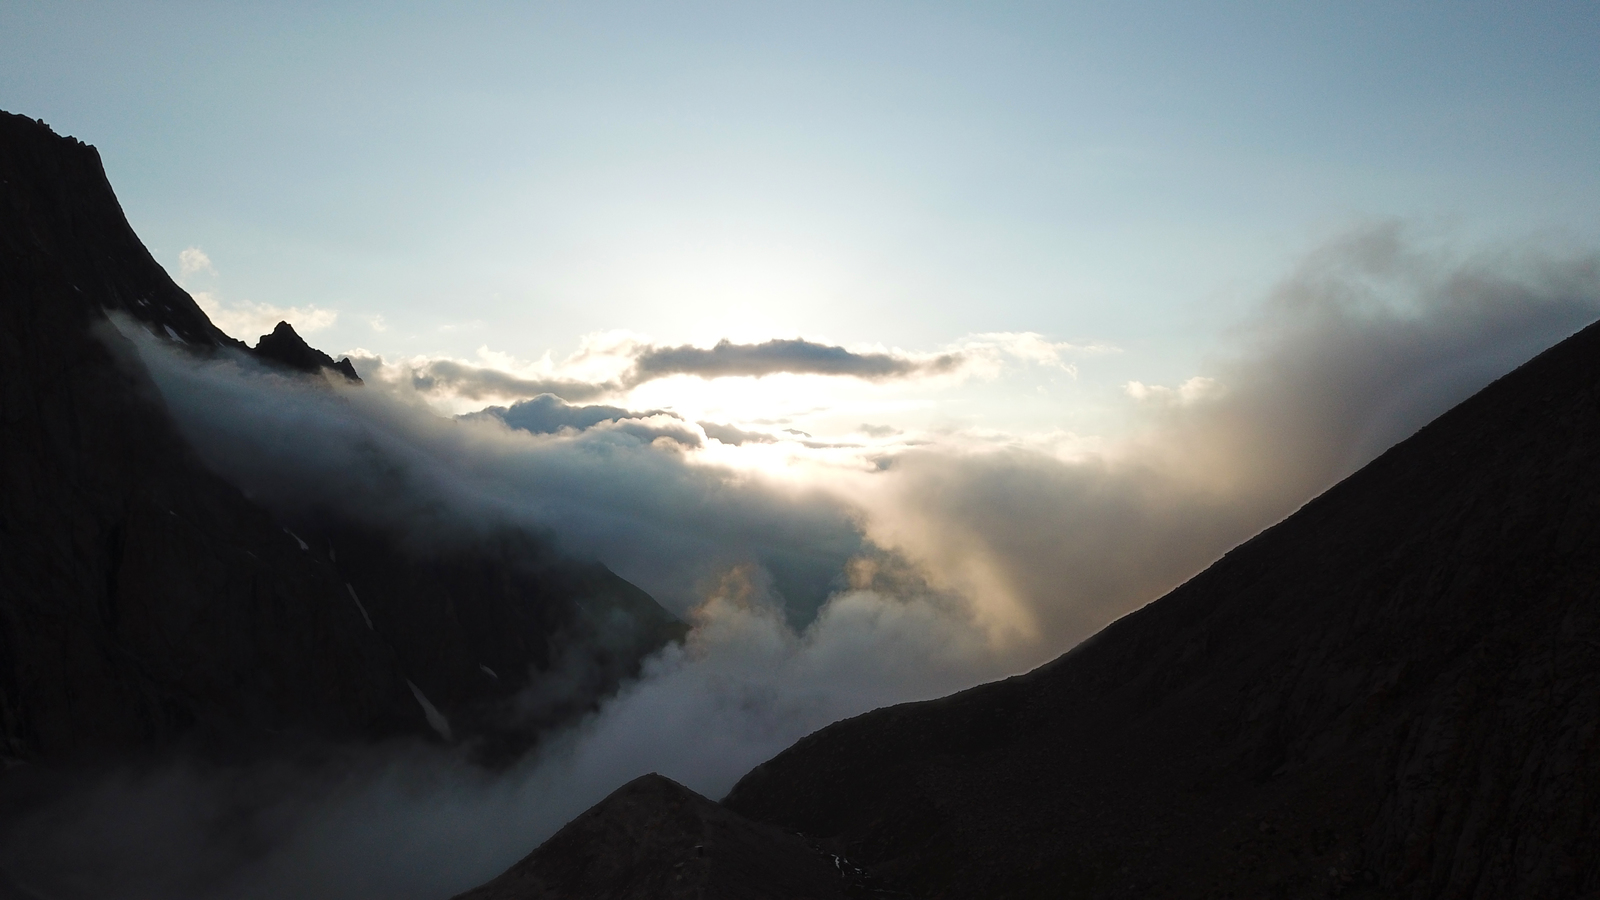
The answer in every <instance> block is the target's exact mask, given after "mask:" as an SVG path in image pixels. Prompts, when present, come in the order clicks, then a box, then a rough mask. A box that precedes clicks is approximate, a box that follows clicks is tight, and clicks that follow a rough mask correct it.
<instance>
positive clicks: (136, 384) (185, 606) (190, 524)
mask: <svg viewBox="0 0 1600 900" xmlns="http://www.w3.org/2000/svg"><path fill="white" fill-rule="evenodd" d="M102 307H104V308H110V309H120V310H125V311H129V312H132V313H135V314H136V315H138V316H139V318H140V319H141V320H142V321H144V322H146V323H149V324H151V325H152V326H158V327H159V328H160V329H161V330H162V331H163V332H165V331H166V330H167V329H171V332H170V333H171V334H173V335H176V336H177V337H178V338H179V339H182V340H184V341H186V342H188V343H190V344H191V345H195V346H219V345H224V344H226V343H228V339H226V338H225V337H224V336H222V335H220V333H219V332H217V331H216V329H215V328H213V327H212V326H211V323H210V322H209V321H208V320H207V319H206V318H205V316H204V315H203V314H202V313H201V312H200V310H199V309H198V308H197V307H195V306H194V303H193V301H192V300H190V298H189V297H188V295H187V294H184V293H183V292H182V291H181V290H180V289H178V288H177V286H176V285H173V284H172V283H171V281H170V279H168V278H166V276H165V273H163V272H162V271H161V269H160V267H159V266H157V265H156V264H155V262H154V260H152V259H151V258H150V256H149V254H148V253H147V252H146V251H145V250H144V248H143V246H142V245H140V244H139V242H138V239H137V238H135V237H134V236H133V233H132V231H131V230H129V229H128V227H127V223H126V221H125V220H124V219H123V218H122V213H121V210H120V208H118V207H117V205H116V201H115V199H114V198H113V197H112V195H111V191H110V186H109V185H107V184H106V181H105V176H104V173H103V171H102V170H101V167H100V161H99V157H98V155H96V153H95V151H94V149H93V148H92V147H88V146H85V145H82V144H80V143H78V142H76V141H72V140H70V139H64V138H59V137H56V136H55V135H53V134H51V133H50V132H49V130H48V129H46V128H44V127H43V126H42V125H38V124H35V123H34V122H32V121H30V120H27V119H23V118H21V117H17V116H10V115H0V423H3V424H0V726H3V729H4V731H3V741H4V749H3V752H4V753H5V755H7V756H9V757H34V756H59V755H62V754H70V753H84V752H91V753H92V752H95V751H106V750H112V749H117V748H123V747H127V746H131V745H134V744H139V743H144V742H147V741H151V740H156V739H161V738H166V737H171V736H174V735H177V734H180V733H183V732H186V731H189V730H191V729H192V728H194V727H196V726H200V727H201V728H202V729H211V730H215V731H218V732H228V733H257V734H259V733H263V732H273V731H279V730H282V729H285V728H291V727H304V728H307V729H310V730H315V731H318V732H322V733H328V734H333V735H351V734H360V735H373V734H387V733H395V732H402V731H419V730H422V729H425V728H426V723H425V721H424V719H423V716H422V711H421V709H420V707H419V706H418V705H417V703H416V700H415V699H414V698H413V697H412V696H411V695H410V691H409V689H408V688H407V686H406V684H405V679H404V677H403V676H402V674H401V672H400V670H399V668H398V666H397V665H396V660H395V657H394V653H393V651H391V650H390V649H389V648H388V647H387V646H386V645H385V644H384V643H383V641H382V640H381V639H379V638H378V636H377V635H375V634H374V633H372V632H371V631H370V630H369V629H367V628H366V627H365V625H364V624H363V622H362V620H361V615H360V612H359V611H358V610H357V609H356V607H355V605H354V604H352V603H351V602H350V600H349V598H348V597H347V596H345V595H344V590H345V589H344V585H343V583H342V582H341V581H340V580H339V579H338V577H337V575H336V573H335V572H333V570H332V569H331V568H330V567H328V566H327V565H325V564H322V563H318V562H317V561H316V560H314V559H313V558H312V557H311V556H310V555H309V554H307V553H305V552H304V551H302V550H301V549H300V547H299V546H298V545H297V543H296V542H295V540H294V539H293V538H291V537H290V536H289V535H288V534H286V533H284V531H283V529H282V528H281V527H279V526H278V525H277V524H276V523H275V522H274V521H273V520H272V518H271V517H270V516H269V515H267V514H266V513H265V512H263V511H262V510H261V509H259V508H257V507H256V506H254V505H253V504H251V503H249V502H248V501H246V500H245V498H244V497H243V496H242V495H240V494H239V492H238V491H236V490H234V489H233V488H232V487H230V486H229V485H227V484H225V483H223V482H222V481H221V480H220V479H218V478H216V477H215V476H213V475H212V474H210V473H209V472H208V471H206V469H205V468H204V467H203V466H201V465H200V464H199V462H198V460H197V459H196V458H195V457H194V455H193V453H192V452H190V451H189V449H188V447H187V446H186V445H185V444H184V443H183V441H182V440H181V438H179V437H178V435H177V433H176V432H175V430H174V429H173V428H172V427H171V426H170V424H169V423H168V421H167V417H166V414H165V411H164V409H163V408H162V406H161V404H160V402H159V400H158V399H157V397H156V394H155V391H154V388H153V386H152V385H151V384H150V383H149V382H148V380H147V379H140V378H138V377H137V376H135V375H130V374H129V373H130V372H133V371H137V370H136V369H135V368H134V367H132V366H129V365H126V364H124V365H119V364H118V362H117V360H115V359H114V358H113V350H112V349H111V348H114V347H118V346H121V347H122V348H123V349H122V352H124V353H126V354H130V355H131V354H132V352H133V351H132V348H131V347H127V346H126V345H125V342H122V341H121V339H120V337H118V336H117V335H116V334H115V332H114V331H112V330H111V329H110V328H109V326H108V325H106V324H105V322H104V316H103V314H102V313H101V308H102ZM97 330H98V334H99V336H98V337H97V336H96V331H97Z"/></svg>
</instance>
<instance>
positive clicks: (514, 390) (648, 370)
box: [410, 338, 966, 403]
mask: <svg viewBox="0 0 1600 900" xmlns="http://www.w3.org/2000/svg"><path fill="white" fill-rule="evenodd" d="M965 362H966V356H965V354H962V353H945V354H940V355H937V356H932V357H927V358H917V357H911V356H906V355H903V354H896V353H856V352H854V351H851V350H846V349H845V348H843V347H837V346H831V345H828V344H818V343H815V342H813V341H807V340H801V339H798V338H796V339H794V340H771V341H766V342H764V343H760V344H735V343H732V342H731V341H727V340H723V341H719V342H717V344H716V345H715V346H713V347H711V348H710V349H706V348H702V347H692V346H689V345H687V344H685V345H683V346H679V347H655V346H652V345H648V344H646V345H643V346H639V347H635V348H633V350H632V353H631V363H630V365H629V367H628V369H627V371H625V372H624V373H623V374H622V376H621V377H620V378H618V379H616V380H612V381H595V382H589V381H580V380H574V379H562V378H543V379H541V378H531V379H530V378H518V377H515V376H513V375H509V374H507V373H505V372H502V371H499V370H497V369H490V368H482V367H478V366H470V365H467V364H465V363H459V362H455V361H454V360H432V361H429V362H425V363H421V364H418V365H416V366H414V367H413V368H412V369H411V372H410V382H411V386H412V387H413V388H414V389H416V390H418V391H421V392H423V393H451V394H454V395H456V396H459V397H464V398H467V399H470V400H483V399H495V398H510V397H537V396H540V395H543V394H548V395H551V396H553V397H557V398H560V399H562V400H566V401H568V402H569V403H583V402H586V401H590V400H597V399H602V398H605V397H608V396H612V395H615V394H618V393H620V392H622V391H626V390H629V389H631V388H635V387H638V386H639V385H641V384H644V383H646V382H649V381H655V380H657V379H660V378H666V377H669V376H672V375H689V376H693V377H697V378H732V377H753V378H761V377H763V376H767V375H779V374H790V375H829V376H839V377H848V378H859V379H862V380H865V381H885V380H889V379H895V378H911V377H916V376H922V375H942V374H946V373H949V372H953V371H955V370H957V369H959V368H960V367H961V366H962V365H963V364H964V363H965Z"/></svg>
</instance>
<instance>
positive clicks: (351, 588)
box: [344, 581, 416, 690]
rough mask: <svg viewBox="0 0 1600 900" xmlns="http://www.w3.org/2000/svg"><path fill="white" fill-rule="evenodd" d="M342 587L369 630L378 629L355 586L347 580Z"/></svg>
mask: <svg viewBox="0 0 1600 900" xmlns="http://www.w3.org/2000/svg"><path fill="white" fill-rule="evenodd" d="M344 589H345V590H347V591H349V592H350V599H351V600H354V601H355V602H356V609H359V610H361V618H363V619H366V620H367V628H368V629H369V630H371V631H377V630H378V629H376V628H373V627H372V617H371V616H369V615H367V608H366V607H365V606H362V605H361V598H360V597H357V596H356V589H355V587H354V586H353V585H351V584H350V582H348V581H347V582H345V583H344ZM412 690H416V688H412Z"/></svg>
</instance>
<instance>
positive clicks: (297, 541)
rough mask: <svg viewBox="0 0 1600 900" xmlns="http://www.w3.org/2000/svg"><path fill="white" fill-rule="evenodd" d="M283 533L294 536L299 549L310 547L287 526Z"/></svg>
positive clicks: (358, 603)
mask: <svg viewBox="0 0 1600 900" xmlns="http://www.w3.org/2000/svg"><path fill="white" fill-rule="evenodd" d="M283 533H284V534H287V535H288V536H289V537H292V538H294V542H295V543H296V544H299V545H300V549H301V550H310V549H311V546H310V545H309V544H307V543H306V542H305V541H302V540H300V535H298V534H295V533H294V532H292V531H290V530H289V529H287V528H285V529H284V530H283ZM345 587H349V585H345ZM356 604H357V605H358V606H359V605H360V604H361V601H360V600H357V601H356Z"/></svg>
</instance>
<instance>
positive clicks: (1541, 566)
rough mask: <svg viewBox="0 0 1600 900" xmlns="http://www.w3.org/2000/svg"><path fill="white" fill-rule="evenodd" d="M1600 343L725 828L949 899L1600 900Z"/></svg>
mask: <svg viewBox="0 0 1600 900" xmlns="http://www.w3.org/2000/svg"><path fill="white" fill-rule="evenodd" d="M1597 686H1600V326H1591V327H1590V328H1588V329H1586V330H1585V331H1583V332H1581V333H1580V334H1578V335H1577V336H1575V337H1573V338H1570V339H1568V340H1567V341H1565V342H1564V343H1562V344H1560V345H1559V346H1557V347H1555V348H1554V349H1552V350H1549V351H1547V352H1546V353H1544V354H1543V355H1541V356H1539V357H1538V358H1536V359H1534V360H1533V361H1531V362H1529V363H1528V364H1526V365H1524V366H1523V367H1522V368H1520V369H1518V370H1517V371H1516V372H1513V373H1512V374H1510V375H1508V376H1506V377H1504V378H1502V379H1501V380H1499V381H1497V382H1496V383H1494V384H1492V385H1490V386H1489V387H1488V388H1486V389H1484V390H1483V391H1482V392H1480V393H1479V394H1477V395H1476V396H1474V397H1473V398H1471V399H1470V400H1468V401H1466V402H1465V403H1463V404H1461V405H1460V406H1458V407H1457V408H1455V409H1454V410H1452V411H1451V412H1449V413H1447V414H1446V415H1444V416H1442V417H1441V418H1440V419H1438V420H1437V421H1435V422H1434V423H1432V424H1430V425H1429V426H1427V427H1426V428H1424V429H1423V430H1422V431H1420V432H1419V433H1418V434H1416V435H1415V436H1413V437H1412V438H1410V439H1409V440H1407V441H1405V442H1403V443H1402V444H1400V445H1398V446H1396V447H1395V448H1393V449H1391V450H1390V451H1389V452H1387V453H1385V454H1384V455H1383V456H1382V457H1380V458H1379V459H1377V460H1376V461H1374V462H1373V463H1371V464H1370V465H1368V466H1367V467H1365V468H1364V469H1362V470H1361V471H1360V472H1358V473H1357V474H1355V475H1353V476H1351V477H1350V478H1349V479H1347V480H1345V481H1344V482H1342V483H1341V484H1339V485H1337V486H1336V487H1334V488H1333V489H1331V490H1329V491H1328V492H1327V493H1325V494H1324V495H1322V496H1321V497H1319V498H1317V499H1316V500H1314V501H1312V502H1311V503H1308V504H1307V505H1306V506H1305V507H1304V508H1302V509H1301V510H1300V511H1299V512H1297V513H1296V514H1295V515H1293V516H1291V517H1290V518H1289V519H1287V520H1286V521H1284V522H1282V523H1281V524H1279V525H1277V526H1275V527H1273V528H1271V529H1269V530H1267V531H1266V532H1264V533H1262V534H1261V535H1259V536H1257V537H1256V538H1254V539H1253V540H1251V541H1249V542H1247V543H1246V544H1244V545H1243V546H1240V547H1239V548H1237V549H1235V550H1234V551H1233V552H1231V553H1229V554H1228V555H1227V556H1226V557H1225V558H1223V559H1222V560H1221V561H1219V562H1217V563H1216V564H1214V565H1213V566H1211V567H1210V568H1209V569H1208V570H1206V571H1205V572H1204V573H1202V574H1200V575H1199V576H1197V577H1195V578H1194V579H1192V580H1191V581H1189V582H1188V583H1187V584H1184V585H1183V586H1182V587H1180V588H1178V589H1177V590H1175V591H1173V592H1172V593H1171V594H1169V595H1168V596H1166V597H1164V598H1162V599H1161V600H1159V601H1157V602H1155V603H1153V604H1151V605H1149V606H1147V607H1145V608H1144V609H1142V610H1139V611H1138V612H1135V613H1133V614H1131V615H1129V616H1127V617H1125V618H1123V619H1122V620H1120V621H1118V622H1116V623H1115V624H1113V625H1111V626H1110V627H1108V628H1107V629H1105V630H1104V631H1103V632H1101V633H1100V634H1098V635H1096V636H1095V637H1093V638H1091V639H1090V640H1089V641H1086V642H1085V643H1084V644H1083V645H1081V646H1079V647H1078V648H1077V649H1075V650H1073V651H1072V652H1070V653H1068V654H1067V655H1065V656H1063V657H1062V658H1060V659H1058V660H1056V661H1055V662H1053V663H1050V664H1048V665H1046V666H1044V667H1042V668H1040V669H1038V670H1036V671H1034V672H1031V673H1029V674H1027V675H1023V676H1019V677H1016V678H1012V679H1008V680H1006V681H1003V682H999V683H996V684H990V685H985V686H982V687H978V688H974V689H972V690H969V691H966V692H964V693H961V694H957V695H955V696H952V697H948V698H945V699H942V700H936V701H931V702H927V703H919V704H908V705H905V706H899V707H893V708H890V709H884V710H879V711H876V712H873V713H868V714H866V715H863V716H860V717H857V718H855V719H851V720H848V721H845V722H841V723H838V724H836V725H833V726H831V727H829V728H826V729H823V730H822V731H821V732H818V733H816V734H814V735H812V736H810V737H808V738H806V739H804V740H802V741H800V742H799V743H798V744H796V745H795V746H794V747H792V748H790V749H789V750H787V751H785V752H784V753H782V754H780V755H779V756H778V757H777V758H775V759H773V760H771V761H769V762H768V763H766V764H764V765H762V766H759V767H757V768H756V769H755V770H754V771H752V772H751V773H750V774H749V775H747V776H746V777H745V778H744V779H743V780H742V781H741V782H740V783H739V784H738V785H737V786H736V787H735V788H734V790H733V791H732V792H731V793H730V794H729V796H728V797H727V799H726V801H725V803H726V805H727V806H728V807H729V808H730V809H733V810H735V811H738V812H740V813H742V814H744V815H747V816H749V817H751V818H753V819H756V820H760V821H767V822H772V823H775V824H779V825H782V826H783V827H785V828H791V829H796V830H799V831H803V832H804V833H806V834H807V835H808V836H810V837H811V838H813V839H817V840H822V841H825V842H827V843H829V844H830V845H831V846H833V847H835V848H837V849H838V850H840V851H841V852H844V853H846V854H847V855H848V856H849V857H850V858H851V859H852V860H854V861H855V862H858V863H861V864H864V865H866V866H868V867H869V868H871V869H872V870H873V871H875V872H876V873H878V874H879V875H881V876H883V877H885V878H887V879H889V880H891V881H893V882H895V883H896V884H898V885H900V886H902V887H905V888H907V889H909V890H912V891H914V892H915V893H917V894H918V895H920V896H925V897H972V896H990V897H1034V896H1039V897H1043V896H1052V897H1060V896H1073V897H1113V896H1127V897H1152V896H1173V897H1197V896H1283V897H1320V896H1331V895H1338V894H1349V895H1352V896H1356V895H1371V896H1402V897H1575V896H1589V895H1591V894H1593V893H1594V892H1595V891H1597V890H1600V854H1596V853H1595V852H1594V850H1595V848H1596V847H1600V763H1597V760H1600V690H1597V689H1596V688H1597Z"/></svg>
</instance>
